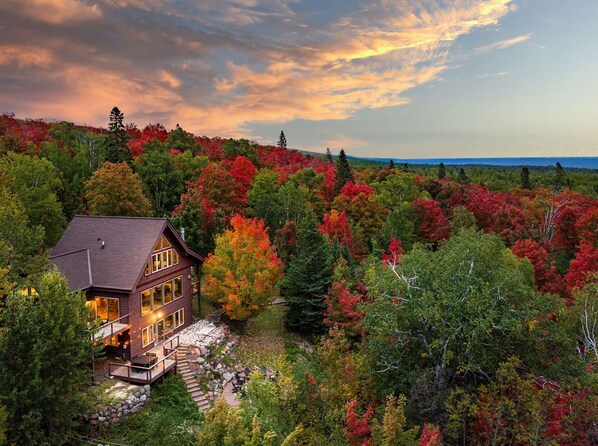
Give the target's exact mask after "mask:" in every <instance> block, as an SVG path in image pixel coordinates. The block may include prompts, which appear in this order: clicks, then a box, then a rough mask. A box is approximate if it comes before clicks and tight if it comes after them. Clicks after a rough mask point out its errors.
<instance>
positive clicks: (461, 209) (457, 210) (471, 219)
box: [450, 206, 477, 234]
mask: <svg viewBox="0 0 598 446" xmlns="http://www.w3.org/2000/svg"><path fill="white" fill-rule="evenodd" d="M452 212H453V215H452V218H451V221H450V224H451V233H452V234H457V233H459V232H461V231H462V230H464V229H475V228H476V225H477V222H476V219H475V215H473V212H471V211H470V210H469V209H467V208H466V207H465V206H455V207H454V208H453V211H452Z"/></svg>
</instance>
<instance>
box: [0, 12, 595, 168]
mask: <svg viewBox="0 0 598 446" xmlns="http://www.w3.org/2000/svg"><path fill="white" fill-rule="evenodd" d="M0 12H1V13H2V14H0V36H1V40H0V41H1V42H2V43H0V90H1V91H3V95H2V98H0V111H8V112H14V113H15V114H17V115H18V116H27V117H31V118H40V119H46V120H53V119H54V120H59V121H62V120H66V121H71V122H84V123H86V125H90V126H105V125H106V124H107V122H108V115H109V112H110V109H111V108H112V107H113V106H118V107H119V108H120V109H121V110H122V111H123V113H124V115H125V122H135V123H137V124H138V125H139V126H140V127H143V126H145V125H146V124H148V123H156V122H161V123H163V124H164V125H165V126H166V127H169V128H173V127H174V126H175V124H177V123H178V124H180V125H181V126H182V127H183V128H184V129H185V130H187V131H189V132H191V133H194V134H202V135H207V136H211V137H214V136H216V135H220V136H221V137H225V138H228V137H234V138H240V137H245V138H248V139H254V140H258V141H260V142H261V143H263V144H275V143H276V140H277V138H278V134H279V133H280V131H281V130H284V132H285V134H286V136H287V140H288V141H289V146H291V147H293V148H296V149H299V150H309V151H315V152H320V153H321V152H324V151H325V150H326V148H327V147H330V148H331V149H332V150H333V151H335V152H338V150H339V149H340V148H344V149H345V150H347V151H348V152H350V153H351V154H352V155H354V156H358V157H361V158H365V157H367V158H395V157H396V158H397V159H407V158H411V159H423V158H427V159H429V158H432V159H434V158H446V157H447V155H448V156H449V157H450V158H499V157H503V158H511V157H523V158H545V157H550V158H555V157H556V158H558V157H596V156H598V135H597V134H596V132H595V130H594V128H595V124H594V122H593V119H592V118H593V116H595V115H596V112H598V105H597V104H598V86H596V84H595V82H594V79H595V78H596V74H598V58H596V54H597V52H596V42H598V29H596V28H595V27H592V26H591V18H592V17H595V16H596V13H598V4H597V3H595V2H591V1H590V0H582V1H581V2H579V3H578V4H577V5H576V6H575V7H572V6H571V5H568V4H564V3H563V2H559V1H557V0H544V1H540V0H485V1H484V0H458V1H455V2H452V4H450V5H447V3H446V2H440V1H431V2H428V3H426V5H425V6H422V5H421V4H420V2H410V1H408V2H400V4H395V3H393V2H390V3H389V2H381V1H375V0H363V1H359V0H351V1H346V2H339V1H334V2H330V3H328V4H326V5H321V4H320V3H318V2H314V1H313V0H296V1H293V2H290V3H288V2H282V1H280V0H255V1H251V2H247V1H242V0H226V1H220V2H215V1H213V0H204V1H201V2H192V1H190V0H180V1H176V2H175V1H173V0H164V1H161V2H159V3H157V4H146V3H143V2H138V1H137V0H96V1H93V2H92V1H91V0H89V1H88V0H24V1H17V0H7V1H5V2H2V4H0ZM555 61H558V63H555ZM83 104H84V105H83ZM497 154H500V155H497Z"/></svg>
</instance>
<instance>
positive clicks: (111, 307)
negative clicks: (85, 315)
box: [89, 297, 120, 323]
mask: <svg viewBox="0 0 598 446" xmlns="http://www.w3.org/2000/svg"><path fill="white" fill-rule="evenodd" d="M89 307H90V310H91V318H92V320H96V319H100V320H101V321H102V322H103V323H104V322H109V321H115V320H116V319H118V318H119V317H120V314H119V308H118V299H116V298H113V297H96V298H95V299H93V300H90V301H89Z"/></svg>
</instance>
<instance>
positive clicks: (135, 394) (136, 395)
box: [133, 392, 141, 398]
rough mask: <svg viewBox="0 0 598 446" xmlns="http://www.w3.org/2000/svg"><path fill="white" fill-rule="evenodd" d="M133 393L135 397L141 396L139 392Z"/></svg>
mask: <svg viewBox="0 0 598 446" xmlns="http://www.w3.org/2000/svg"><path fill="white" fill-rule="evenodd" d="M133 395H134V396H135V398H139V397H140V396H141V393H140V392H135V393H134V394H133Z"/></svg>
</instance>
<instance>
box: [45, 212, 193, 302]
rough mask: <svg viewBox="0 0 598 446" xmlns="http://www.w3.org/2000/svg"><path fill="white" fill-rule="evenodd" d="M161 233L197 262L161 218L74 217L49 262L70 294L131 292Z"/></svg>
mask: <svg viewBox="0 0 598 446" xmlns="http://www.w3.org/2000/svg"><path fill="white" fill-rule="evenodd" d="M164 231H168V232H171V233H172V235H173V236H174V237H175V238H176V239H177V240H178V241H179V242H180V244H181V245H182V246H183V248H184V250H185V252H182V253H181V254H183V255H184V254H188V255H191V256H193V257H195V258H197V260H202V259H201V257H200V256H199V255H197V254H195V253H194V252H193V251H191V250H190V249H189V248H188V247H187V245H186V244H185V243H184V242H183V241H182V240H181V238H180V237H179V235H178V233H177V232H176V230H175V229H174V228H173V227H172V225H171V224H170V223H169V222H168V220H166V219H165V218H139V217H95V216H84V215H77V216H76V217H75V218H73V220H72V221H71V223H70V224H69V226H68V228H66V231H65V232H64V234H63V235H62V237H61V238H60V240H59V241H58V243H57V244H56V246H55V247H54V249H53V250H52V255H51V256H50V261H51V262H52V263H53V264H55V265H56V266H57V267H58V268H59V269H60V271H62V273H63V274H64V275H65V276H66V278H67V280H68V282H69V288H70V289H71V290H72V291H79V290H86V289H89V288H91V287H92V286H93V287H94V288H103V289H114V290H123V291H131V290H133V288H134V287H135V285H136V283H137V280H138V278H139V276H140V274H141V272H142V271H144V270H145V265H146V263H147V260H148V258H149V256H150V255H151V253H152V251H153V249H154V246H155V245H156V242H157V241H158V239H159V237H160V236H161V235H162V233H163V232H164Z"/></svg>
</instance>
